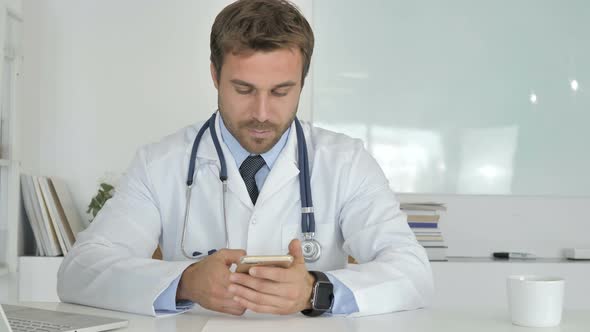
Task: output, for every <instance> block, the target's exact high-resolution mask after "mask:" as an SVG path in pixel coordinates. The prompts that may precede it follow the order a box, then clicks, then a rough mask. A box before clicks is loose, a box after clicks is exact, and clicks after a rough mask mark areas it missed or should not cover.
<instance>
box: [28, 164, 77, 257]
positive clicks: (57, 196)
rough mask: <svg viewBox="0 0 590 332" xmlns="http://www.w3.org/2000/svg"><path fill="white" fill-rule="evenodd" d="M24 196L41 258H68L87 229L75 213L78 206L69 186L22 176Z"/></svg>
mask: <svg viewBox="0 0 590 332" xmlns="http://www.w3.org/2000/svg"><path fill="white" fill-rule="evenodd" d="M21 194H22V199H23V202H24V206H25V213H26V217H27V219H28V221H29V223H30V225H31V229H32V231H33V237H34V239H35V245H36V246H37V254H38V255H39V256H61V255H65V254H67V253H68V251H69V250H71V248H72V247H73V245H74V242H75V241H76V235H77V234H78V232H80V231H81V230H83V228H84V227H83V224H82V222H81V218H80V215H79V214H78V212H77V211H75V210H74V209H72V208H73V207H74V203H73V201H72V199H71V195H70V194H69V190H68V189H67V186H65V183H64V182H63V181H61V180H59V179H57V178H49V177H42V176H32V175H26V174H22V175H21Z"/></svg>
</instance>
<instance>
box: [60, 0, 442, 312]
mask: <svg viewBox="0 0 590 332" xmlns="http://www.w3.org/2000/svg"><path fill="white" fill-rule="evenodd" d="M313 44H314V38H313V32H312V30H311V27H310V26H309V24H308V23H307V21H306V20H305V18H304V17H303V16H302V15H301V14H300V12H299V11H298V10H297V9H296V8H295V7H294V6H293V5H292V4H290V3H288V2H286V1H281V0H241V1H237V2H235V3H233V4H231V5H229V6H227V7H226V8H225V9H224V10H223V11H222V12H220V14H219V15H218V16H217V18H216V20H215V23H214V24H213V28H212V32H211V75H212V78H213V83H214V85H215V88H216V89H217V90H218V104H219V105H218V106H219V110H218V112H217V114H218V116H217V117H216V119H215V122H214V124H213V126H214V128H213V129H216V130H215V135H216V137H217V139H218V140H219V142H221V144H220V145H221V149H222V151H223V153H224V155H225V160H226V164H227V173H228V180H227V181H228V182H227V192H226V195H225V198H224V195H223V191H222V186H221V184H220V183H221V182H220V179H219V169H220V161H219V158H218V154H217V152H216V149H215V147H214V144H213V140H212V136H211V135H212V131H211V130H207V131H205V132H204V134H203V136H202V139H201V142H200V145H199V149H198V152H197V154H196V170H195V175H194V185H193V187H192V189H191V196H190V205H188V206H189V207H188V212H189V215H190V218H189V220H188V222H187V225H186V228H185V227H183V221H184V218H185V209H187V204H188V203H189V200H187V198H188V197H187V196H186V195H185V193H186V187H187V184H186V183H187V179H186V177H187V173H188V168H189V158H190V155H191V149H192V145H193V142H194V140H195V137H196V135H197V131H198V130H199V128H201V125H202V123H198V124H195V125H191V126H189V127H187V128H184V129H182V130H181V131H179V132H178V133H176V134H174V135H171V136H169V137H166V138H164V139H163V140H162V141H160V142H158V143H155V144H151V145H148V146H145V147H143V148H141V149H140V150H139V152H138V154H137V156H136V158H135V160H134V161H133V163H132V165H131V166H130V168H129V170H128V172H127V173H126V175H125V176H124V178H123V180H122V181H121V184H120V185H119V186H118V188H117V192H116V194H115V196H114V197H113V198H112V199H111V200H109V201H108V202H107V204H106V205H105V206H104V208H103V209H102V210H101V211H100V213H99V214H98V215H97V216H96V218H95V220H94V222H93V223H92V224H91V226H90V227H89V228H88V229H87V230H85V231H84V232H82V233H80V234H79V236H78V240H77V242H76V244H75V246H74V248H73V249H72V250H71V251H70V253H69V254H68V255H67V257H66V258H65V259H64V262H63V264H62V266H61V268H60V271H59V276H58V279H59V281H58V293H59V296H60V298H61V299H62V300H63V301H66V302H74V303H80V304H86V305H91V306H96V307H103V308H108V309H114V310H122V311H128V312H134V313H140V314H147V315H157V314H158V313H161V312H174V311H182V310H187V309H190V308H192V307H193V306H194V307H195V309H199V310H213V311H219V312H224V313H229V314H233V315H241V314H243V313H244V312H245V310H251V311H254V312H260V313H273V314H292V313H298V312H303V313H304V314H306V315H309V316H317V315H321V314H324V313H331V314H351V315H370V314H379V313H386V312H392V311H398V310H409V309H416V308H420V307H423V306H425V305H427V303H428V301H429V299H430V297H431V295H432V291H433V285H432V275H431V270H430V265H429V262H428V259H427V256H426V253H425V250H424V249H423V248H422V247H421V246H420V245H419V244H418V243H417V241H416V239H415V237H414V235H413V233H412V231H411V230H410V228H409V227H408V224H407V222H406V217H405V215H404V214H403V213H402V212H401V211H400V209H399V203H398V202H397V200H396V198H395V196H394V194H393V193H392V191H391V189H390V187H389V184H388V181H387V179H386V178H385V176H384V174H383V172H382V171H381V169H380V168H379V166H378V165H377V163H376V162H375V160H374V159H373V158H372V157H371V156H370V155H369V154H368V153H367V151H366V150H365V149H364V147H363V144H362V142H360V141H359V140H354V139H351V138H349V137H346V136H344V135H341V134H337V133H333V132H329V131H326V130H323V129H320V128H316V127H313V126H311V125H310V124H309V123H302V127H303V133H304V137H305V140H306V141H307V151H308V155H309V158H308V159H309V168H310V173H311V176H310V177H311V192H312V194H313V196H312V197H313V203H314V208H315V220H316V226H315V234H316V235H315V239H316V240H317V241H318V242H319V243H320V244H321V246H322V251H321V253H322V254H321V257H320V258H319V260H317V261H315V262H311V263H306V262H305V261H304V258H303V255H302V249H301V242H300V240H301V239H302V235H301V234H302V226H301V201H300V188H299V177H298V174H299V169H298V160H299V159H298V158H299V156H298V153H297V145H298V140H297V135H296V128H295V123H294V119H295V115H296V113H297V106H298V102H299V97H300V93H301V89H302V87H303V83H304V79H305V76H306V74H307V72H308V69H309V65H310V61H311V55H312V52H313ZM183 242H184V243H183ZM158 245H160V247H161V250H162V254H163V260H154V259H152V258H151V256H152V253H153V252H154V249H156V247H157V246H158ZM221 248H224V249H221ZM209 249H212V250H209ZM213 249H216V250H213ZM287 252H288V253H290V254H291V255H292V256H293V257H294V263H293V264H292V265H291V266H290V267H289V268H280V267H256V268H253V269H251V270H250V272H249V273H236V272H232V271H233V270H232V269H231V268H230V267H231V266H232V264H236V263H237V262H238V260H239V258H240V257H242V256H244V255H246V254H249V255H269V254H274V255H276V254H285V253H287ZM349 255H350V256H352V257H354V258H355V259H356V260H357V261H358V263H359V264H347V257H348V256H349ZM188 257H191V258H188ZM192 257H194V259H192ZM322 301H323V302H326V301H328V302H327V303H321V302H322Z"/></svg>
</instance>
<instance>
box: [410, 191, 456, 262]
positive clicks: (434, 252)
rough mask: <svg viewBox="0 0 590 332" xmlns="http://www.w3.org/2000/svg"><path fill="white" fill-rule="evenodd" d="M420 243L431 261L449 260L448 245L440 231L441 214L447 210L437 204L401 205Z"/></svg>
mask: <svg viewBox="0 0 590 332" xmlns="http://www.w3.org/2000/svg"><path fill="white" fill-rule="evenodd" d="M400 208H401V210H402V211H403V212H404V213H405V214H406V216H407V222H408V225H409V226H410V228H411V229H412V231H413V232H414V235H415V236H416V240H417V241H418V243H419V244H420V245H421V246H422V247H424V249H425V250H426V254H427V255H428V259H429V260H431V261H441V260H447V245H446V243H445V241H444V236H443V234H442V231H441V230H440V229H439V227H438V226H439V222H440V212H441V211H443V212H444V211H446V210H447V208H446V206H445V205H444V204H442V203H436V202H405V203H401V204H400Z"/></svg>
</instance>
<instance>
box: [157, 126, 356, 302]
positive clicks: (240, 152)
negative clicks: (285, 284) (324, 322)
mask: <svg viewBox="0 0 590 332" xmlns="http://www.w3.org/2000/svg"><path fill="white" fill-rule="evenodd" d="M219 127H220V129H221V138H222V139H223V142H224V143H225V144H226V145H227V147H228V149H229V151H230V152H231V154H232V156H233V157H234V160H235V162H236V166H237V167H238V169H239V168H240V165H242V163H243V162H244V160H246V158H248V156H250V153H249V152H248V151H247V150H246V149H244V148H243V147H242V146H241V145H240V143H239V142H238V140H237V139H236V138H235V137H234V136H233V135H232V134H231V133H230V132H229V130H227V128H226V127H225V124H224V123H223V119H222V118H221V116H220V117H219ZM290 131H291V128H289V129H288V130H287V131H286V132H285V133H284V134H283V136H281V139H280V140H279V141H278V142H277V144H275V146H273V147H272V149H270V150H269V151H267V152H265V153H263V154H261V156H262V158H263V159H264V162H265V163H266V165H264V166H263V167H262V168H261V169H260V170H259V171H258V172H257V173H256V175H255V176H254V179H255V180H256V186H257V187H258V190H259V191H261V190H262V186H263V185H264V181H266V177H267V176H268V173H270V170H271V169H272V166H273V165H274V163H275V161H276V160H277V158H278V156H279V154H280V153H281V151H282V150H283V148H284V147H285V144H286V143H287V138H288V137H289V132H290ZM326 275H327V276H328V279H330V282H331V283H332V284H333V285H334V306H333V307H332V313H333V314H351V313H353V312H357V311H359V309H358V305H357V303H356V300H355V298H354V295H353V294H352V291H351V290H350V289H349V288H348V287H346V286H345V285H344V284H343V283H341V282H340V281H339V280H338V279H337V278H335V277H334V276H332V275H331V274H329V273H326ZM179 282H180V276H179V277H178V278H176V279H175V280H174V281H173V282H172V283H171V284H170V286H169V287H168V288H167V289H166V290H164V291H163V292H162V293H161V294H160V296H158V298H157V299H156V301H155V302H154V309H155V310H156V311H157V312H160V313H165V312H178V311H184V310H188V309H190V308H191V307H192V303H190V302H188V303H187V302H183V303H177V302H176V290H177V288H178V283H179Z"/></svg>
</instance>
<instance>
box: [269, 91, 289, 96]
mask: <svg viewBox="0 0 590 332" xmlns="http://www.w3.org/2000/svg"><path fill="white" fill-rule="evenodd" d="M288 93H289V92H288V91H283V90H279V91H273V92H272V94H273V95H274V96H277V97H284V96H286V95H287V94H288Z"/></svg>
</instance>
